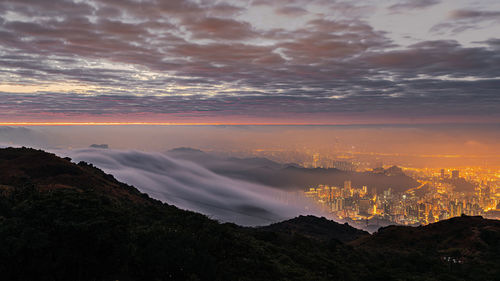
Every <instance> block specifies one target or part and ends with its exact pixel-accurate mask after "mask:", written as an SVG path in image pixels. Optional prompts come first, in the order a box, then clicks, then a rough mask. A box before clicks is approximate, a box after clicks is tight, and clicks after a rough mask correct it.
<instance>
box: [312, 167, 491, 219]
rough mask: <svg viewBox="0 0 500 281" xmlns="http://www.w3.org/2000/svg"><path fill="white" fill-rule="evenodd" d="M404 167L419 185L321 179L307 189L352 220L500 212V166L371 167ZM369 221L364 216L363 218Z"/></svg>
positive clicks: (391, 170) (338, 215)
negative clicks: (379, 186)
mask: <svg viewBox="0 0 500 281" xmlns="http://www.w3.org/2000/svg"><path fill="white" fill-rule="evenodd" d="M403 171H404V173H406V174H408V175H411V176H412V177H413V178H414V179H416V180H417V181H418V182H419V183H420V185H419V186H418V187H415V188H412V189H409V190H407V191H405V192H399V193H396V192H393V189H392V188H391V187H387V189H386V190H381V191H377V190H375V189H373V188H370V187H369V186H353V185H352V182H351V181H345V182H344V185H343V186H328V185H319V186H316V187H310V188H309V190H307V191H305V195H306V196H307V197H308V198H311V199H313V200H314V201H315V202H317V203H318V204H319V205H320V206H321V208H322V210H324V211H326V212H328V213H329V214H331V215H332V217H334V218H338V219H345V218H348V219H352V220H354V221H370V220H377V219H380V220H385V221H388V222H392V223H396V224H404V225H418V224H429V223H433V222H437V221H440V220H446V219H449V218H452V217H457V216H461V215H462V214H465V215H469V216H477V215H480V216H485V217H487V218H496V219H499V218H500V210H499V209H500V205H499V204H500V170H496V171H493V170H487V169H481V168H467V169H462V170H455V169H439V170H436V169H415V168H413V169H410V168H408V169H404V170H402V169H400V168H398V167H396V166H393V167H390V168H387V169H384V168H382V167H379V168H376V169H373V172H374V173H386V174H389V175H391V173H392V174H397V173H403ZM367 223H368V222H367Z"/></svg>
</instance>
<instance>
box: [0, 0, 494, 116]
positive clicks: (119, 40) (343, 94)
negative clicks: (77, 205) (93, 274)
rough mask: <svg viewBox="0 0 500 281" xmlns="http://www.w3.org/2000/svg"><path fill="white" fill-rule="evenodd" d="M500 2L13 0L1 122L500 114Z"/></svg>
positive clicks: (0, 87) (2, 19) (0, 91)
mask: <svg viewBox="0 0 500 281" xmlns="http://www.w3.org/2000/svg"><path fill="white" fill-rule="evenodd" d="M499 89H500V1H498V0H480V1H479V0H394V1H392V0H377V1H375V0H359V1H341V0H274V1H264V0H253V1H243V0H242V1H239V0H234V1H212V0H197V1H185V0H168V1H160V0H144V1H140V0H88V1H82V0H74V1H70V0H50V1H49V0H2V1H0V123H3V124H4V125H5V124H7V123H23V122H25V123H34V122H36V123H46V122H49V123H58V122H67V123H72V122H101V123H106V122H108V123H109V122H119V123H131V122H132V123H134V122H137V123H141V122H143V123H178V124H179V123H182V124H185V123H197V124H207V123H208V124H416V123H461V124H463V123H498V121H499V120H500V93H499Z"/></svg>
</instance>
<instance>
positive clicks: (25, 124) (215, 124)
mask: <svg viewBox="0 0 500 281" xmlns="http://www.w3.org/2000/svg"><path fill="white" fill-rule="evenodd" d="M126 125H147V126H189V125H192V126H240V125H254V126H266V125H269V126H280V125H281V126H303V125H310V126H314V125H320V126H325V125H346V124H344V123H271V122H270V123H251V122H249V123H243V122H242V123H223V122H212V123H210V122H192V123H189V122H0V126H126Z"/></svg>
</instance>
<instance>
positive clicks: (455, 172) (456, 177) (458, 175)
mask: <svg viewBox="0 0 500 281" xmlns="http://www.w3.org/2000/svg"><path fill="white" fill-rule="evenodd" d="M459 177H460V174H459V171H458V170H453V171H451V178H452V179H458V178H459Z"/></svg>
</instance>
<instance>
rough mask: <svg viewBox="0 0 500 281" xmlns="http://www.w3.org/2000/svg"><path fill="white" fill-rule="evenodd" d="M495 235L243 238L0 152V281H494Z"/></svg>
mask: <svg viewBox="0 0 500 281" xmlns="http://www.w3.org/2000/svg"><path fill="white" fill-rule="evenodd" d="M499 233H500V227H499V224H498V222H497V221H491V220H484V219H482V218H478V217H463V218H459V219H453V220H449V221H444V222H440V223H438V224H434V225H430V226H426V227H420V228H406V227H389V228H385V229H383V230H381V231H380V232H379V233H376V234H374V235H371V236H370V235H368V234H366V233H364V232H363V231H360V230H356V229H353V228H351V227H349V226H347V225H339V224H337V223H335V222H332V221H328V220H326V219H320V218H314V217H299V218H297V219H295V220H291V221H288V222H285V223H281V224H276V225H274V226H269V227H263V228H244V227H240V226H237V225H234V224H227V223H226V224H222V223H219V222H216V221H214V220H211V219H209V218H207V217H206V216H204V215H201V214H197V213H194V212H189V211H183V210H180V209H178V208H176V207H175V206H171V205H168V204H164V203H161V202H159V201H156V200H153V199H151V198H149V197H148V196H147V195H145V194H141V193H140V192H139V191H137V190H136V189H135V188H134V187H131V186H128V185H126V184H123V183H120V182H118V181H116V180H115V179H114V178H113V177H112V176H110V175H106V174H105V173H103V172H102V171H101V170H99V169H97V168H95V167H93V166H92V165H90V164H87V163H79V164H75V163H72V162H71V161H70V159H62V158H59V157H57V156H55V155H53V154H49V153H46V152H43V151H39V150H34V149H28V148H20V149H14V148H7V149H0V276H1V279H2V280H496V279H498V278H499V277H500V275H499V269H498V266H495V265H498V262H499V261H498V257H499V255H500V254H499V247H500V244H499V241H500V237H499ZM348 241H350V242H348Z"/></svg>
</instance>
